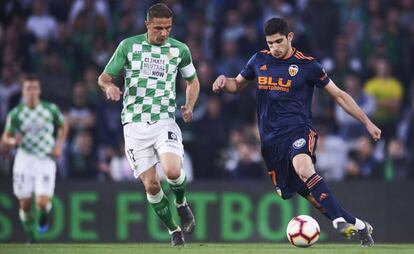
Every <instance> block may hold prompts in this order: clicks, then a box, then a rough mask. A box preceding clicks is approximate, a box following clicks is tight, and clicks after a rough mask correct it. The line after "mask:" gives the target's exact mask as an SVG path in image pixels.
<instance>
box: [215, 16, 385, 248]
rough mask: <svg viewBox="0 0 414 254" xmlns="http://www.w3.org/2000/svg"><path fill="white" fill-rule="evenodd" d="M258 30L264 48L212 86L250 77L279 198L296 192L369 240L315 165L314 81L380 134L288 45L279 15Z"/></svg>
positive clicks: (232, 88) (239, 84)
mask: <svg viewBox="0 0 414 254" xmlns="http://www.w3.org/2000/svg"><path fill="white" fill-rule="evenodd" d="M264 30H265V36H266V42H267V45H268V47H269V50H262V51H260V52H257V53H256V54H254V55H253V56H252V58H251V59H250V60H249V62H248V63H247V64H246V66H245V67H244V68H243V70H242V71H241V72H240V74H239V75H238V76H237V77H236V78H227V77H225V76H224V75H220V76H219V77H217V79H216V80H215V81H214V83H213V91H214V92H220V91H221V90H224V91H225V92H228V93H237V92H239V91H240V90H241V89H243V87H245V86H246V85H247V84H248V83H249V82H251V81H253V80H255V79H256V80H257V83H256V87H257V93H256V94H257V114H258V121H259V131H260V139H261V144H262V156H263V158H264V161H265V162H266V166H267V168H268V171H269V175H270V177H271V179H272V182H273V184H274V186H275V188H276V191H277V193H278V194H279V195H280V196H281V197H282V198H283V199H289V198H291V197H292V196H293V195H295V193H299V194H300V195H301V196H302V197H304V198H306V199H307V200H308V201H309V202H310V203H311V204H312V205H313V206H314V207H316V208H317V209H318V210H319V211H321V212H322V213H323V214H324V215H325V216H326V217H327V218H329V219H330V220H331V221H332V224H333V226H334V228H335V229H337V230H338V231H339V232H341V233H342V234H343V235H344V236H345V237H347V238H350V237H351V236H352V235H354V234H355V233H356V234H358V236H359V238H360V242H361V245H362V246H372V245H373V244H374V241H373V239H372V237H371V233H372V229H373V228H372V226H371V225H370V224H369V223H368V222H366V221H362V220H360V219H358V218H356V217H354V216H353V215H351V214H350V213H349V212H347V211H346V210H345V209H343V208H342V207H341V206H340V204H339V203H338V201H337V200H336V199H335V196H334V195H333V193H332V192H331V191H330V190H329V188H328V186H327V185H326V183H325V182H324V180H323V178H322V177H321V176H320V175H319V174H318V173H316V171H315V167H314V162H315V159H316V158H315V154H314V152H315V151H314V150H315V146H316V141H317V138H318V136H317V134H316V131H315V129H314V128H313V126H312V113H311V102H312V95H313V90H314V87H315V86H316V87H317V88H321V89H322V88H323V89H325V91H326V92H327V93H328V94H329V95H330V96H332V98H333V99H334V100H335V102H336V103H338V104H339V105H340V106H341V107H342V108H343V109H344V110H345V111H346V112H347V113H348V114H350V115H352V116H353V117H355V118H356V119H358V120H359V121H360V122H361V123H363V124H364V125H365V127H366V128H367V131H368V132H369V134H370V135H371V136H372V138H373V139H374V140H375V141H377V140H378V139H379V138H380V137H381V130H380V129H379V128H378V127H377V126H375V124H373V123H372V122H371V121H370V120H369V119H368V117H367V115H366V114H365V113H364V112H363V111H362V110H361V109H360V108H359V107H358V105H357V104H356V103H355V101H354V100H353V99H352V97H351V96H350V95H348V94H347V93H346V92H344V91H342V90H341V89H339V88H338V87H337V86H336V85H335V83H334V82H333V81H332V80H330V79H329V77H328V75H327V74H326V72H325V70H324V69H323V68H322V67H321V65H320V64H319V63H318V62H317V61H316V60H315V59H314V58H312V57H310V56H306V55H304V54H303V53H302V52H300V51H298V50H297V49H295V48H293V47H292V39H293V33H292V32H290V31H289V30H288V27H287V23H286V22H285V20H283V19H280V18H272V19H270V20H268V21H267V22H266V24H265V27H264Z"/></svg>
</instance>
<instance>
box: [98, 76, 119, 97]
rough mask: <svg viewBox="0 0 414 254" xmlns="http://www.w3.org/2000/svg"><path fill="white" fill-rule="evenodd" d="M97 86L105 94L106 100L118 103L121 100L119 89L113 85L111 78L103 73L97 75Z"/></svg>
mask: <svg viewBox="0 0 414 254" xmlns="http://www.w3.org/2000/svg"><path fill="white" fill-rule="evenodd" d="M98 85H99V87H100V88H101V90H102V91H103V92H104V93H105V95H106V98H107V99H108V100H113V101H119V99H120V98H121V94H122V92H121V89H119V87H118V86H117V85H115V83H114V82H113V81H112V77H111V76H110V75H109V74H107V73H105V72H103V73H102V74H101V75H99V78H98Z"/></svg>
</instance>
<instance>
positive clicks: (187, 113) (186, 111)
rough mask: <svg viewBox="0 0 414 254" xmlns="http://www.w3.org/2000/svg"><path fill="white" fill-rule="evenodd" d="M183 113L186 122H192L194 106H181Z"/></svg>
mask: <svg viewBox="0 0 414 254" xmlns="http://www.w3.org/2000/svg"><path fill="white" fill-rule="evenodd" d="M181 113H182V115H183V120H184V122H185V123H189V122H191V120H192V119H193V107H192V106H190V105H183V106H181Z"/></svg>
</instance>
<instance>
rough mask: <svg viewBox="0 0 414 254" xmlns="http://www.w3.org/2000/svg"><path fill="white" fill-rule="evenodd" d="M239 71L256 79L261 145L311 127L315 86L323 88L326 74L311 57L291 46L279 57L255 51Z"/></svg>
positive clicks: (274, 141) (325, 83) (265, 51)
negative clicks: (288, 55)
mask: <svg viewBox="0 0 414 254" xmlns="http://www.w3.org/2000/svg"><path fill="white" fill-rule="evenodd" d="M240 74H241V75H242V76H243V77H244V78H245V79H247V80H254V79H256V81H257V82H256V86H257V114H258V119H259V130H260V137H261V141H262V145H264V146H266V145H271V144H276V143H279V142H284V141H286V140H288V137H289V133H293V132H295V130H297V129H298V128H302V127H304V126H308V127H311V128H312V113H311V103H312V96H313V90H314V87H315V86H316V87H318V88H323V87H325V86H326V85H327V84H328V83H329V80H330V79H329V77H328V76H327V74H326V72H325V70H324V69H323V68H322V66H321V65H320V64H319V63H318V62H317V61H316V60H315V59H314V58H313V57H310V56H305V55H304V54H303V53H302V52H300V51H298V50H296V49H294V52H293V54H292V56H291V57H289V58H287V59H278V58H275V57H273V56H272V55H271V54H270V52H269V51H267V50H262V51H260V52H257V53H256V54H254V55H253V56H252V58H251V59H250V60H249V61H248V63H247V64H246V66H245V67H244V68H243V70H242V71H241V72H240Z"/></svg>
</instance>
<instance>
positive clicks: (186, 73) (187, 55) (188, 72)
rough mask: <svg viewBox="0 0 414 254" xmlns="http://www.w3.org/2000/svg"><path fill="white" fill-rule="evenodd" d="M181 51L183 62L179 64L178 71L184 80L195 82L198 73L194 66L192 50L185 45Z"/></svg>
mask: <svg viewBox="0 0 414 254" xmlns="http://www.w3.org/2000/svg"><path fill="white" fill-rule="evenodd" d="M181 51H182V52H181V62H180V63H179V64H178V70H179V71H180V73H181V76H183V78H184V79H186V80H193V79H194V78H195V77H196V75H197V72H196V69H195V67H194V65H193V60H192V58H191V52H190V49H189V48H188V47H187V45H184V47H183V48H182V50H181Z"/></svg>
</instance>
